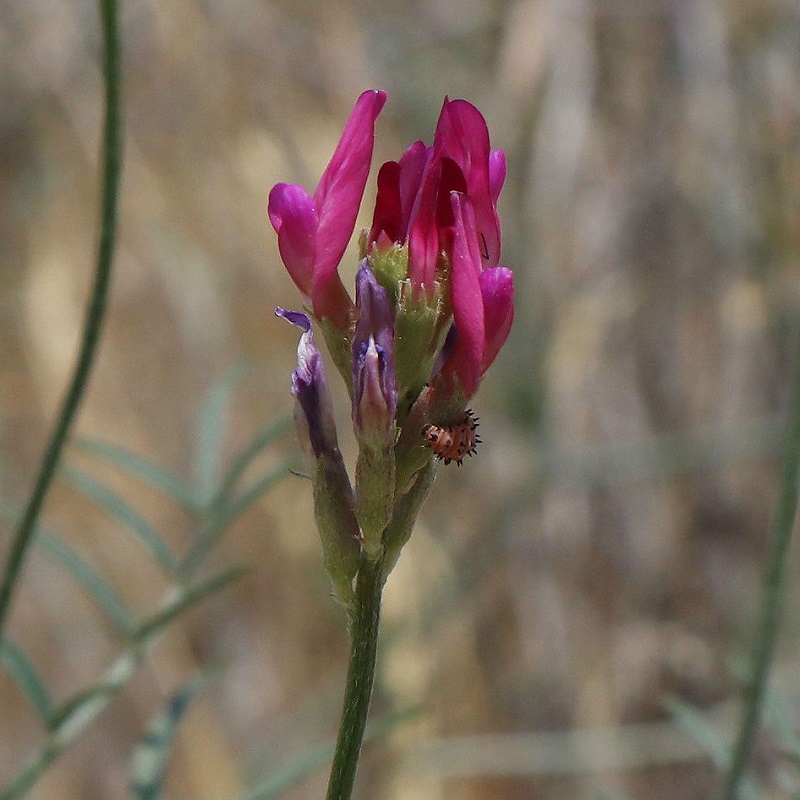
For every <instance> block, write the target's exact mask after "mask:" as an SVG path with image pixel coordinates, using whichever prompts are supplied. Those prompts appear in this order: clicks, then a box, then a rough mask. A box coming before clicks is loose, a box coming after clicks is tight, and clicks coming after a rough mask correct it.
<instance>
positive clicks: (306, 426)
mask: <svg viewBox="0 0 800 800" xmlns="http://www.w3.org/2000/svg"><path fill="white" fill-rule="evenodd" d="M275 314H276V316H278V317H283V319H285V320H287V321H288V322H291V323H292V324H293V325H297V327H298V328H301V329H302V330H303V335H302V336H301V337H300V343H299V344H298V345H297V368H296V369H295V370H294V372H292V394H293V395H294V397H295V400H296V401H297V406H298V407H299V411H300V412H302V413H301V414H299V413H298V409H295V420H296V421H297V425H298V435H299V436H300V437H301V438H302V437H303V436H306V437H307V440H308V443H310V445H311V450H312V451H313V453H314V455H315V456H316V457H319V456H321V455H323V454H326V453H327V454H331V453H334V452H335V451H337V449H338V440H337V437H336V423H335V421H334V418H333V401H332V400H331V395H330V390H329V389H328V382H327V379H326V377H325V367H324V365H323V362H322V353H320V351H319V348H318V347H317V346H316V344H315V343H314V335H313V332H312V329H311V320H310V319H309V317H308V315H307V314H304V313H303V312H302V311H287V310H286V309H283V308H280V307H279V308H276V309H275ZM301 444H303V442H301Z"/></svg>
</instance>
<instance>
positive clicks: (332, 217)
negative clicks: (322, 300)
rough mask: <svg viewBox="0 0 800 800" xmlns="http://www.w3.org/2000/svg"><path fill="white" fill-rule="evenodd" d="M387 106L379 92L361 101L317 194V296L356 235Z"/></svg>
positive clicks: (344, 132)
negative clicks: (378, 129) (378, 121)
mask: <svg viewBox="0 0 800 800" xmlns="http://www.w3.org/2000/svg"><path fill="white" fill-rule="evenodd" d="M385 102H386V93H385V92H380V91H376V90H371V91H367V92H364V93H363V94H362V95H361V96H360V97H359V98H358V100H357V101H356V104H355V107H354V108H353V111H352V113H351V114H350V119H349V120H348V121H347V125H345V129H344V131H343V133H342V136H341V139H339V144H338V145H337V147H336V150H335V152H334V154H333V157H332V158H331V160H330V163H329V164H328V166H327V168H326V169H325V172H324V173H323V174H322V177H321V178H320V180H319V183H318V184H317V188H316V190H315V192H314V206H315V208H316V210H317V214H318V216H319V228H318V230H317V251H316V255H315V262H314V282H315V293H316V286H317V283H319V285H320V287H325V286H327V285H328V284H329V281H330V276H331V274H332V273H334V272H336V269H337V267H338V266H339V262H340V261H341V260H342V255H343V254H344V251H345V248H346V247H347V244H348V242H349V241H350V237H351V236H352V235H353V228H354V227H355V224H356V217H357V216H358V208H359V206H360V205H361V198H362V196H363V194H364V186H365V185H366V182H367V176H368V175H369V168H370V162H371V161H372V148H373V145H374V142H375V120H376V119H377V117H378V114H380V112H381V109H382V108H383V105H384V103H385ZM315 305H316V298H315Z"/></svg>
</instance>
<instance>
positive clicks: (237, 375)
mask: <svg viewBox="0 0 800 800" xmlns="http://www.w3.org/2000/svg"><path fill="white" fill-rule="evenodd" d="M243 371H244V370H243V368H242V367H241V366H238V367H235V368H234V369H232V370H231V371H230V372H229V373H228V374H227V375H226V376H225V377H224V378H223V379H222V380H221V381H219V382H218V383H217V384H216V385H215V386H213V387H212V389H211V391H210V392H209V393H208V398H207V399H206V402H205V405H204V406H203V409H202V411H201V413H200V419H199V424H198V430H197V444H196V449H195V455H194V465H193V470H192V477H193V481H192V484H193V486H194V490H195V492H196V494H197V496H198V497H199V498H200V499H201V502H203V504H204V505H206V504H207V503H210V502H211V498H212V497H213V496H214V490H215V488H216V486H217V485H218V483H219V474H220V465H221V462H222V440H223V435H224V432H225V422H226V418H227V415H228V409H229V408H230V403H231V398H232V397H233V392H234V390H235V388H236V384H237V383H238V382H239V380H240V379H241V377H242V373H243Z"/></svg>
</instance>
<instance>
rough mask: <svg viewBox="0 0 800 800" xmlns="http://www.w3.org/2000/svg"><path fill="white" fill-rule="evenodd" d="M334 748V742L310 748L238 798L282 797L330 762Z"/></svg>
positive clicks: (239, 799)
mask: <svg viewBox="0 0 800 800" xmlns="http://www.w3.org/2000/svg"><path fill="white" fill-rule="evenodd" d="M333 750H334V746H333V744H328V745H324V746H322V747H317V748H315V749H314V750H309V751H308V752H307V753H305V754H304V755H302V756H300V757H299V758H296V759H295V760H293V761H289V762H288V763H286V764H284V765H283V766H282V767H279V768H278V769H276V770H275V771H274V772H271V773H270V774H269V775H267V776H266V777H265V778H262V779H261V780H260V781H259V782H258V783H257V784H256V785H255V786H254V787H253V788H252V789H250V790H249V791H248V792H247V793H246V794H243V795H240V796H239V798H238V800H273V799H274V798H280V797H282V796H283V794H284V793H285V792H286V791H288V790H289V789H291V788H292V787H293V786H296V785H297V784H298V783H300V781H303V780H305V779H306V778H307V777H309V775H313V774H314V773H315V772H316V771H317V770H320V769H322V768H323V767H324V766H325V765H326V764H328V763H329V762H330V760H331V757H332V756H333Z"/></svg>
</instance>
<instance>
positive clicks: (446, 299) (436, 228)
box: [269, 91, 514, 447]
mask: <svg viewBox="0 0 800 800" xmlns="http://www.w3.org/2000/svg"><path fill="white" fill-rule="evenodd" d="M385 100H386V95H385V94H384V93H383V92H378V91H371V92H365V93H364V94H362V95H361V96H360V97H359V99H358V101H357V102H356V105H355V108H354V109H353V112H352V114H351V115H350V119H349V121H348V123H347V125H346V127H345V130H344V132H343V134H342V137H341V140H340V141H339V144H338V146H337V148H336V151H335V153H334V155H333V157H332V159H331V161H330V163H329V164H328V167H327V168H326V170H325V173H324V174H323V176H322V178H321V179H320V182H319V184H318V186H317V188H316V190H315V192H314V195H313V197H312V196H310V195H309V194H308V192H306V190H305V189H303V188H302V187H301V186H297V185H292V184H285V183H279V184H278V185H277V186H275V187H274V188H273V189H272V191H271V192H270V197H269V217H270V220H271V221H272V224H273V226H274V227H275V230H276V231H277V233H278V245H279V248H280V253H281V257H282V259H283V261H284V263H285V264H286V267H287V269H288V270H289V274H290V275H291V276H292V279H293V280H294V282H295V284H296V285H297V287H298V288H299V289H300V292H301V293H302V295H303V299H304V301H305V303H306V306H307V307H308V308H309V309H310V310H311V311H313V314H314V316H315V317H316V318H317V320H319V321H321V322H323V323H327V324H326V325H323V326H322V331H323V333H324V335H325V338H326V342H327V344H328V348H329V350H330V352H331V355H332V357H333V361H334V363H335V364H336V366H337V368H338V369H339V371H340V372H341V373H342V375H343V376H344V377H345V380H346V381H347V382H348V385H349V388H350V390H351V401H352V414H353V422H354V425H355V429H356V433H357V435H358V436H359V437H361V438H362V439H363V442H362V443H365V442H366V439H365V438H364V437H366V436H369V437H377V438H380V439H381V440H382V441H383V440H384V439H386V440H388V438H391V436H394V435H395V433H396V430H397V426H398V425H401V424H402V422H403V420H405V419H406V418H408V415H409V414H410V413H411V409H413V408H414V406H415V403H417V401H418V400H421V399H422V400H423V402H421V403H417V410H416V412H415V413H416V414H417V415H420V416H421V418H423V419H424V421H425V422H426V423H427V422H432V423H434V424H439V423H440V422H441V423H444V424H450V423H452V422H455V420H456V419H457V415H458V414H461V413H463V410H464V405H465V403H466V401H467V400H468V399H469V398H470V397H472V396H473V395H474V394H475V392H476V391H477V390H478V387H479V385H480V382H481V379H482V377H483V375H484V374H485V372H486V370H487V369H488V368H489V367H490V366H491V364H492V362H493V361H494V359H495V358H496V357H497V354H498V352H499V351H500V348H501V347H502V346H503V344H504V343H505V341H506V339H507V338H508V334H509V331H510V329H511V324H512V320H513V316H514V306H513V298H514V280H513V274H512V272H511V270H510V269H508V268H507V267H501V266H499V263H500V252H501V231H500V220H499V216H498V213H497V202H498V198H499V196H500V192H501V190H502V187H503V183H504V181H505V176H506V162H505V155H504V154H503V153H502V151H499V150H492V149H491V147H490V141H489V131H488V128H487V126H486V121H485V120H484V118H483V116H482V115H481V113H480V112H479V111H478V109H477V108H475V106H473V105H472V104H471V103H468V102H466V101H465V100H450V99H448V98H445V101H444V104H443V105H442V110H441V114H440V115H439V120H438V122H437V125H436V130H435V133H434V137H433V144H432V145H426V144H425V143H424V142H421V141H418V142H415V143H414V144H412V145H411V146H410V147H409V148H408V149H407V150H406V151H405V152H404V153H403V155H402V156H401V157H400V158H399V159H398V160H397V161H389V162H386V163H385V164H383V166H382V167H381V169H380V171H379V173H378V192H377V199H376V202H375V209H374V214H373V218H372V224H371V227H370V229H369V231H367V232H366V235H365V238H364V245H363V252H362V256H363V262H362V265H361V269H360V270H359V273H358V277H357V303H356V305H354V304H353V302H352V300H351V299H350V296H349V295H348V293H347V291H346V289H345V288H344V286H343V284H342V281H341V279H340V277H339V272H338V266H339V262H340V260H341V258H342V255H343V253H344V250H345V248H346V246H347V243H348V241H349V239H350V237H351V235H352V233H353V228H354V225H355V220H356V216H357V214H358V206H359V203H360V202H361V199H362V196H363V192H364V187H365V183H366V179H367V174H368V171H369V167H370V160H371V156H372V150H373V142H374V127H375V120H376V119H377V116H378V114H379V113H380V111H381V109H382V108H383V105H384V103H385ZM426 385H428V386H429V387H430V388H429V390H424V387H425V386H426ZM423 393H424V395H425V397H424V399H423ZM398 414H399V417H398ZM414 419H416V417H414ZM416 424H417V423H416V422H415V423H414V425H416ZM402 435H403V434H402V432H401V437H402ZM406 439H411V440H412V443H411V444H409V447H413V446H415V444H414V442H417V441H418V432H417V433H414V432H410V433H407V434H405V439H404V441H405V440H406ZM370 441H371V440H370ZM372 444H373V446H374V442H373V443H372ZM404 447H405V445H404Z"/></svg>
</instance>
